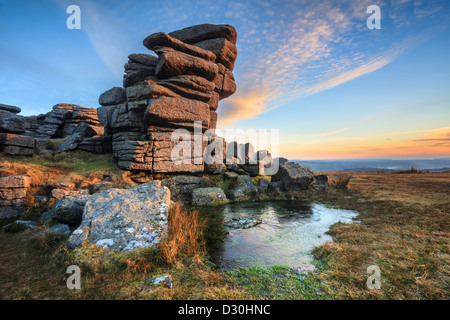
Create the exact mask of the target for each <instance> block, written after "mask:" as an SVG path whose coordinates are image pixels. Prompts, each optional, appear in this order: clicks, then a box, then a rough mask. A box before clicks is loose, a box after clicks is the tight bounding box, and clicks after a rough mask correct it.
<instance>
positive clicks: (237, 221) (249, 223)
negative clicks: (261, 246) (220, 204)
mask: <svg viewBox="0 0 450 320" xmlns="http://www.w3.org/2000/svg"><path fill="white" fill-rule="evenodd" d="M261 223H262V220H261V219H260V218H251V217H239V218H230V219H228V220H226V221H224V223H223V224H224V225H225V226H227V227H228V228H230V229H249V228H252V227H255V226H257V225H258V224H261Z"/></svg>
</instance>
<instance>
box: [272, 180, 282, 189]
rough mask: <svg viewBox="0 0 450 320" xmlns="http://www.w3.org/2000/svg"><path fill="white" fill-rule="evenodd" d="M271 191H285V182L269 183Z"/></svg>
mask: <svg viewBox="0 0 450 320" xmlns="http://www.w3.org/2000/svg"><path fill="white" fill-rule="evenodd" d="M269 189H271V190H278V191H281V190H283V181H273V182H270V183H269Z"/></svg>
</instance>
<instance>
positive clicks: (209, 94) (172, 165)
mask: <svg viewBox="0 0 450 320" xmlns="http://www.w3.org/2000/svg"><path fill="white" fill-rule="evenodd" d="M235 43H236V31H235V29H234V28H233V27H232V26H229V25H199V26H193V27H190V28H186V29H182V30H178V31H175V32H172V33H170V34H166V33H163V32H159V33H154V34H152V35H150V36H148V37H147V38H146V39H145V40H144V46H145V47H147V48H148V49H150V50H153V51H154V52H155V53H156V55H157V56H153V55H149V54H131V55H130V56H129V57H128V59H129V60H128V62H127V63H126V64H125V66H124V69H125V75H124V81H123V87H124V88H117V87H116V88H112V89H110V90H108V91H106V92H105V93H103V94H102V95H101V96H100V99H99V103H100V104H101V107H100V108H98V110H97V112H98V117H99V121H100V123H101V124H102V125H103V126H104V127H105V136H107V137H110V141H111V149H112V152H113V156H114V158H115V159H116V160H117V163H118V165H119V167H120V168H122V169H125V170H139V171H147V172H155V173H156V172H202V171H204V169H205V165H204V161H203V150H204V149H205V147H206V142H205V141H203V140H202V139H201V136H200V134H198V136H195V135H194V121H199V122H201V124H200V126H199V128H198V133H201V132H204V131H205V130H207V129H214V128H215V127H216V122H217V113H216V111H217V108H218V104H219V100H221V99H224V98H226V97H228V96H230V95H231V94H233V93H234V92H235V91H236V84H235V82H234V77H233V74H232V70H233V67H234V61H235V60H236V56H237V50H236V47H235ZM180 128H182V129H186V133H187V135H188V136H189V138H190V139H191V140H192V141H194V139H199V140H198V142H192V143H191V144H189V146H190V148H191V150H190V151H191V152H189V154H184V153H182V154H180V155H179V157H178V158H177V159H173V158H172V150H173V149H174V147H175V146H176V145H177V144H179V141H172V133H173V132H174V131H175V130H176V129H180ZM185 138H186V137H185ZM174 160H175V161H174Z"/></svg>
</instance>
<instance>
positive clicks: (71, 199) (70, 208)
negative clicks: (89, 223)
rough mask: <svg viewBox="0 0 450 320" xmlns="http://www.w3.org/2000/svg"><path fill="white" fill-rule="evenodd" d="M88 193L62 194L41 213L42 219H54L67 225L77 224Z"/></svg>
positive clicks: (88, 196)
mask: <svg viewBox="0 0 450 320" xmlns="http://www.w3.org/2000/svg"><path fill="white" fill-rule="evenodd" d="M89 198H90V195H76V196H64V197H62V198H60V199H59V200H58V201H56V203H55V205H54V206H53V207H52V208H51V209H50V210H49V211H47V212H44V213H43V214H42V221H44V222H47V221H49V220H51V219H52V220H55V221H58V222H60V223H64V224H68V225H79V224H80V223H81V219H82V216H83V209H84V206H85V205H86V202H87V200H88V199H89Z"/></svg>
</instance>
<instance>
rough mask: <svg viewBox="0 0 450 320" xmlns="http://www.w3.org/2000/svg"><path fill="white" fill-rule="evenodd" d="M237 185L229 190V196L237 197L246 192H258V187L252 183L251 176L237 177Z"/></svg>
mask: <svg viewBox="0 0 450 320" xmlns="http://www.w3.org/2000/svg"><path fill="white" fill-rule="evenodd" d="M237 182H238V186H237V187H235V188H234V189H231V190H230V198H231V199H233V200H234V199H237V198H240V197H243V196H245V195H247V194H250V193H254V192H258V189H257V188H256V186H255V185H254V184H253V180H252V178H250V177H249V176H239V177H237Z"/></svg>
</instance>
